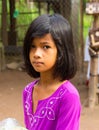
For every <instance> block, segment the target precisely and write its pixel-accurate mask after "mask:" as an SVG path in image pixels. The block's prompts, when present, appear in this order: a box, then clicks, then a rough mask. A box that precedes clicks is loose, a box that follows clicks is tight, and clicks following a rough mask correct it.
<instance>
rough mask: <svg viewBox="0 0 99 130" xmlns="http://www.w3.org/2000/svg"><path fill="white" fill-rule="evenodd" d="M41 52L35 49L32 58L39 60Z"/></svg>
mask: <svg viewBox="0 0 99 130" xmlns="http://www.w3.org/2000/svg"><path fill="white" fill-rule="evenodd" d="M41 54H42V53H41V50H40V49H39V48H37V49H36V50H35V52H34V58H39V57H41Z"/></svg>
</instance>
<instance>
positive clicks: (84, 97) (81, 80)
mask: <svg viewBox="0 0 99 130" xmlns="http://www.w3.org/2000/svg"><path fill="white" fill-rule="evenodd" d="M85 77H86V76H85V74H82V75H80V74H79V73H77V75H76V76H75V78H74V79H73V80H72V82H73V83H74V84H75V85H76V87H77V89H78V91H79V93H80V97H81V103H82V113H81V121H80V130H99V105H97V106H95V108H94V109H93V110H92V109H90V108H88V107H86V102H87V101H88V88H87V87H86V86H85ZM32 80H33V79H32V78H31V77H29V76H28V75H27V74H26V72H22V71H18V70H5V71H2V72H0V121H1V120H3V119H5V118H8V117H11V118H16V119H17V120H18V121H19V122H20V123H21V125H22V126H24V121H23V109H22V90H23V88H24V87H25V86H26V85H27V84H28V83H29V82H30V81H32Z"/></svg>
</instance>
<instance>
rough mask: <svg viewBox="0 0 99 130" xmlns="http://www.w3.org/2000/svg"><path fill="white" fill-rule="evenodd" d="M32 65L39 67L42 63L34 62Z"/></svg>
mask: <svg viewBox="0 0 99 130" xmlns="http://www.w3.org/2000/svg"><path fill="white" fill-rule="evenodd" d="M33 64H34V65H41V64H43V63H42V62H38V61H35V62H33Z"/></svg>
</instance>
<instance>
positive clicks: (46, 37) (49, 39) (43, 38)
mask: <svg viewBox="0 0 99 130" xmlns="http://www.w3.org/2000/svg"><path fill="white" fill-rule="evenodd" d="M38 41H40V42H41V43H42V42H44V41H45V42H54V40H53V38H52V36H51V34H50V33H48V34H45V35H44V36H40V37H39V36H38V37H35V38H33V42H38Z"/></svg>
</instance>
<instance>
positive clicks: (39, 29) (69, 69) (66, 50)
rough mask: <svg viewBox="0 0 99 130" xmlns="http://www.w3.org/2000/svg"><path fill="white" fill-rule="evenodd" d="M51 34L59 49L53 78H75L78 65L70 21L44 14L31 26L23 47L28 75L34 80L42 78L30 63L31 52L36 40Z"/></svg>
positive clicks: (59, 16) (55, 15) (56, 15)
mask: <svg viewBox="0 0 99 130" xmlns="http://www.w3.org/2000/svg"><path fill="white" fill-rule="evenodd" d="M48 33H50V34H51V36H52V38H53V40H54V42H55V45H56V47H57V51H58V53H57V60H56V63H55V66H54V72H53V77H54V78H56V77H60V78H61V81H63V80H66V79H67V80H68V79H71V78H73V77H74V75H75V73H76V70H77V63H76V57H75V51H74V44H73V35H72V29H71V27H70V24H69V23H68V21H67V20H66V19H65V18H64V17H63V16H62V15H59V14H52V15H49V14H44V15H41V16H39V17H38V18H36V19H35V20H34V21H33V22H32V23H31V24H30V26H29V28H28V30H27V32H26V35H25V38H24V45H23V55H24V61H25V67H26V71H27V73H28V74H29V75H30V76H32V77H33V78H38V77H40V73H39V72H36V71H35V70H34V68H33V66H32V65H31V63H30V59H29V52H30V48H31V44H32V41H33V39H34V38H36V37H42V36H44V35H46V34H48Z"/></svg>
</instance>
